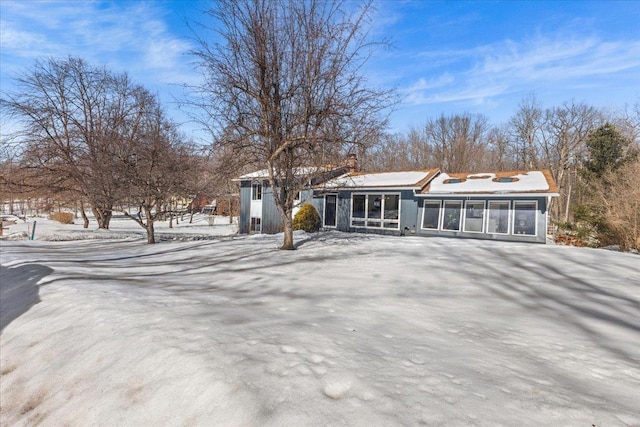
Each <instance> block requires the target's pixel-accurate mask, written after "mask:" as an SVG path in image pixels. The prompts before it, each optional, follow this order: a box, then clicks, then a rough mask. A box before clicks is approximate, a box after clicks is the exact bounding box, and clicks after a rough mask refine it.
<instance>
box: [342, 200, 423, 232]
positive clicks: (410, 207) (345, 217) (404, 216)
mask: <svg viewBox="0 0 640 427" xmlns="http://www.w3.org/2000/svg"><path fill="white" fill-rule="evenodd" d="M381 193H384V194H399V195H400V217H399V224H400V226H399V228H398V229H387V228H363V227H352V226H351V197H352V195H353V194H365V195H368V194H381ZM417 211H418V201H417V200H416V199H415V197H414V195H413V191H412V190H388V189H385V190H383V189H379V190H369V189H367V190H357V191H354V190H342V191H339V192H338V212H337V226H336V229H338V230H339V231H345V232H351V233H375V234H388V235H396V236H398V235H400V234H405V233H409V231H408V230H412V229H415V227H416V226H417V224H418V223H417V222H416V215H417Z"/></svg>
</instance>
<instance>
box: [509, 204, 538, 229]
mask: <svg viewBox="0 0 640 427" xmlns="http://www.w3.org/2000/svg"><path fill="white" fill-rule="evenodd" d="M537 210H538V203H537V202H513V234H520V235H525V236H535V235H536V211H537Z"/></svg>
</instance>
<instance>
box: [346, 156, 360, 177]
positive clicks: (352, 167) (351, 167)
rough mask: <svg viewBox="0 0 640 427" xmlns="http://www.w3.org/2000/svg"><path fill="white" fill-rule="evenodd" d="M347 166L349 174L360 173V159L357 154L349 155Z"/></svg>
mask: <svg viewBox="0 0 640 427" xmlns="http://www.w3.org/2000/svg"><path fill="white" fill-rule="evenodd" d="M345 165H346V166H347V172H350V173H351V172H358V157H357V156H356V155H355V154H349V157H347V161H346V162H345Z"/></svg>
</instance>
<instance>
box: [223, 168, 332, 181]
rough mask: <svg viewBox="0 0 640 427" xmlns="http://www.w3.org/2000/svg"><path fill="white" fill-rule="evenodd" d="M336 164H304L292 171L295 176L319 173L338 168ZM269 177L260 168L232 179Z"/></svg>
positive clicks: (267, 171)
mask: <svg viewBox="0 0 640 427" xmlns="http://www.w3.org/2000/svg"><path fill="white" fill-rule="evenodd" d="M339 168H340V167H338V166H322V167H313V166H304V167H298V168H294V169H293V173H294V174H295V176H310V175H314V174H321V173H324V172H328V171H332V170H336V169H339ZM267 178H269V170H268V169H261V170H258V171H255V172H250V173H247V174H244V175H242V176H240V177H239V178H234V179H233V181H246V180H250V179H267Z"/></svg>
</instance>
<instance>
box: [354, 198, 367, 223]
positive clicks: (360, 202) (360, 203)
mask: <svg viewBox="0 0 640 427" xmlns="http://www.w3.org/2000/svg"><path fill="white" fill-rule="evenodd" d="M366 204H367V196H365V195H361V194H357V195H354V196H353V199H352V203H351V205H352V206H351V225H352V226H353V227H364V218H366V208H365V206H366Z"/></svg>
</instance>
